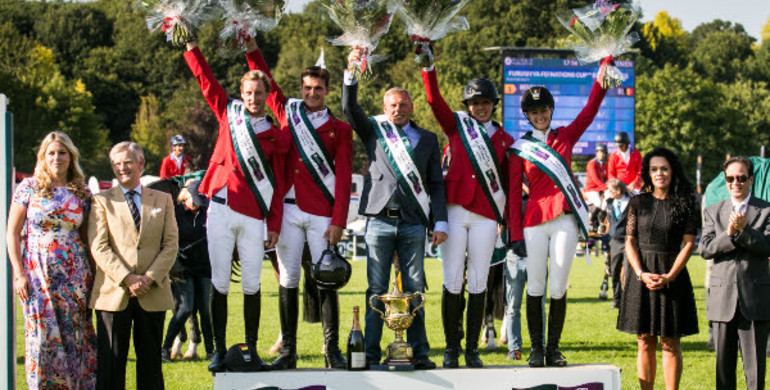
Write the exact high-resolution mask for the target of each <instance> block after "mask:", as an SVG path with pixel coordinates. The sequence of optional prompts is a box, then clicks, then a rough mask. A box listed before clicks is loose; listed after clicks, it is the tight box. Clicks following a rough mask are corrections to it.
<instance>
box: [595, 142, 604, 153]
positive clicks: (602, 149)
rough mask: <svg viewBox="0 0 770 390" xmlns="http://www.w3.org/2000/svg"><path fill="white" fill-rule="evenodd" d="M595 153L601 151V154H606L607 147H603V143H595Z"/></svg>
mask: <svg viewBox="0 0 770 390" xmlns="http://www.w3.org/2000/svg"><path fill="white" fill-rule="evenodd" d="M596 151H597V152H598V151H602V152H604V153H607V145H605V144H603V143H601V142H599V143H597V144H596Z"/></svg>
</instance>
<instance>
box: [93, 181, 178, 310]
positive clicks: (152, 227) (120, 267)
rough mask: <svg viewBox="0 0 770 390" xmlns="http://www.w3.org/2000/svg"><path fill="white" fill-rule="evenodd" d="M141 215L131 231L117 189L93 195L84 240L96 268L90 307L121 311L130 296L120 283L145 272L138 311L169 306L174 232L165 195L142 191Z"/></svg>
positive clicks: (128, 213)
mask: <svg viewBox="0 0 770 390" xmlns="http://www.w3.org/2000/svg"><path fill="white" fill-rule="evenodd" d="M141 216H142V222H141V226H140V229H139V232H138V233H137V231H136V228H135V227H134V220H133V218H132V217H131V211H130V210H129V208H128V204H127V203H126V198H125V196H124V195H123V192H122V190H121V188H120V186H115V187H113V188H111V189H109V190H107V191H104V192H102V193H99V194H96V195H95V196H94V197H93V203H92V207H91V214H90V216H89V225H88V240H89V242H90V244H91V254H92V255H93V257H94V261H95V262H96V265H97V269H96V278H95V279H94V287H93V291H92V292H91V308H94V309H97V310H104V311H122V310H124V309H125V308H126V306H127V305H128V299H129V298H130V297H131V293H130V292H129V291H128V287H126V286H125V285H124V284H123V279H124V278H125V277H126V276H128V275H129V274H136V275H144V274H147V275H148V276H149V277H150V278H151V279H152V280H153V285H152V287H151V288H150V290H149V291H148V292H147V294H145V295H143V296H142V297H140V298H139V304H140V305H141V306H142V308H143V309H144V310H146V311H165V310H170V309H172V308H173V306H174V300H173V297H172V295H171V282H170V280H169V277H168V272H169V270H170V269H171V266H172V265H173V264H174V260H175V259H176V253H177V249H178V232H177V226H176V219H175V218H174V203H173V201H172V200H171V196H170V195H169V194H166V193H164V192H160V191H156V190H152V189H149V188H147V187H142V211H141Z"/></svg>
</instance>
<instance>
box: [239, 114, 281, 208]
mask: <svg viewBox="0 0 770 390" xmlns="http://www.w3.org/2000/svg"><path fill="white" fill-rule="evenodd" d="M227 120H228V122H229V123H230V138H232V141H233V149H234V150H235V156H236V157H237V158H238V165H239V166H240V167H241V171H242V172H243V175H244V176H246V182H247V183H248V185H249V188H251V192H252V193H253V194H254V197H255V198H257V204H258V205H259V208H260V209H261V210H262V215H264V216H265V217H267V213H268V211H269V210H270V203H271V201H272V199H273V190H274V188H275V178H274V177H273V171H272V170H271V169H270V164H268V161H267V158H265V154H264V153H263V152H262V148H261V147H260V145H259V140H258V139H257V136H256V134H254V129H252V127H251V121H250V120H249V114H248V112H246V107H245V106H244V104H243V102H242V101H240V100H234V99H230V101H228V102H227Z"/></svg>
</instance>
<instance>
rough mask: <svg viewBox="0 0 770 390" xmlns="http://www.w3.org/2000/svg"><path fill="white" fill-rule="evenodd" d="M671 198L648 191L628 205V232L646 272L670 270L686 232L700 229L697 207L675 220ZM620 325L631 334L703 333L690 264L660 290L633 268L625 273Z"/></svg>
mask: <svg viewBox="0 0 770 390" xmlns="http://www.w3.org/2000/svg"><path fill="white" fill-rule="evenodd" d="M673 208H674V207H673V203H672V201H671V200H670V199H663V200H661V199H655V198H654V197H653V196H652V194H650V193H644V194H640V195H638V196H635V197H633V198H631V200H630V202H629V204H628V223H627V225H626V234H628V235H630V236H634V237H636V239H637V242H638V244H639V255H640V258H639V260H640V263H641V265H642V271H644V272H651V273H656V274H664V273H666V272H668V271H669V270H670V269H671V267H673V265H674V261H675V260H676V256H677V254H679V250H680V249H681V245H682V236H683V235H685V234H696V232H697V229H698V226H699V225H700V218H699V216H698V215H697V213H696V212H693V213H691V215H689V216H687V217H686V218H684V221H681V222H676V221H674V220H673V219H674V218H673V217H672V214H673V211H674V210H673ZM617 327H618V330H620V331H623V332H627V333H631V334H651V335H656V336H665V337H682V336H686V335H691V334H696V333H698V316H697V312H696V310H695V297H694V295H693V290H692V283H691V282H690V274H689V273H687V268H684V269H683V270H682V272H680V273H679V276H677V278H676V280H674V281H672V282H670V283H669V284H668V286H666V287H664V288H663V289H661V290H657V291H651V290H649V289H648V288H647V287H645V285H644V283H643V282H641V281H638V280H637V279H636V275H635V274H634V272H633V270H631V269H629V270H628V272H626V279H625V290H624V291H623V295H622V301H621V305H620V311H619V313H618V325H617Z"/></svg>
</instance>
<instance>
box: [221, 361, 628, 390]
mask: <svg viewBox="0 0 770 390" xmlns="http://www.w3.org/2000/svg"><path fill="white" fill-rule="evenodd" d="M591 383H593V384H595V385H592V386H585V387H584V386H583V385H587V384H591ZM546 384H554V385H557V386H559V387H561V388H571V389H575V390H579V389H581V388H585V389H590V390H598V389H603V390H620V368H618V367H616V366H612V365H607V364H585V365H571V366H567V367H563V368H551V367H543V368H530V367H529V366H488V367H485V368H475V369H470V368H455V369H443V368H437V369H435V370H428V371H410V372H387V371H343V370H325V369H298V370H287V371H268V372H256V373H240V372H226V373H219V374H217V375H216V376H215V377H214V389H215V390H253V389H260V388H263V387H273V388H278V389H282V390H288V389H301V388H305V387H310V386H320V387H317V388H324V387H325V389H327V390H361V389H373V390H374V389H382V390H409V389H419V390H439V389H441V390H445V389H463V390H468V389H470V390H497V389H499V390H511V389H526V388H531V387H535V386H540V385H546Z"/></svg>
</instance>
